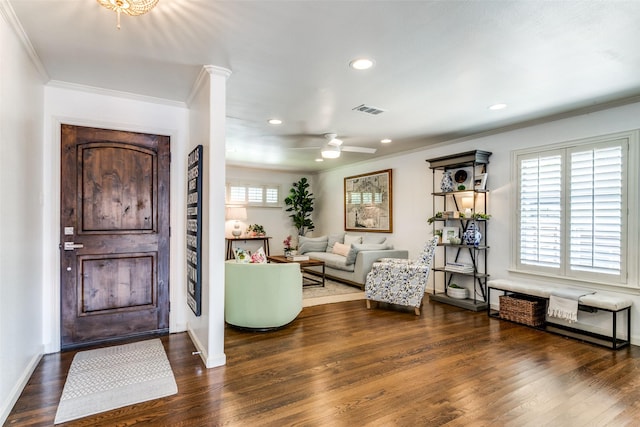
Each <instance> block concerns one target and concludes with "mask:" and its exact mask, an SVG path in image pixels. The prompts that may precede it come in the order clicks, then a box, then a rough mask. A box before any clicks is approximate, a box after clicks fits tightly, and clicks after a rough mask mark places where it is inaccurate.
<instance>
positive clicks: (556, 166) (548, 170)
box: [520, 153, 562, 269]
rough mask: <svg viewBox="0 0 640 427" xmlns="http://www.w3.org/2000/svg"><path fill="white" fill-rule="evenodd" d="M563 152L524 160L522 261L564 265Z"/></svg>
mask: <svg viewBox="0 0 640 427" xmlns="http://www.w3.org/2000/svg"><path fill="white" fill-rule="evenodd" d="M561 211H562V156H561V155H560V154H553V153H552V154H547V155H540V156H536V157H533V158H526V159H522V160H521V162H520V262H521V263H522V264H529V265H536V266H541V267H548V268H556V269H558V268H560V255H561V250H562V248H561V223H562V218H561Z"/></svg>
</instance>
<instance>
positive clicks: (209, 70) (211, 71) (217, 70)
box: [187, 65, 231, 105]
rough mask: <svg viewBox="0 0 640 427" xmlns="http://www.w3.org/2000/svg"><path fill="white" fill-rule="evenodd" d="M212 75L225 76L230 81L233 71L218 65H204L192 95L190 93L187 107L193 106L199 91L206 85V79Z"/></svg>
mask: <svg viewBox="0 0 640 427" xmlns="http://www.w3.org/2000/svg"><path fill="white" fill-rule="evenodd" d="M211 75H215V76H223V77H225V78H227V79H228V78H229V76H231V70H229V69H228V68H224V67H218V66H216V65H204V66H203V67H202V69H201V70H200V73H199V74H198V77H196V80H195V82H194V83H193V86H192V87H191V93H189V96H188V97H187V105H190V104H191V102H192V101H193V99H194V98H195V96H196V95H197V93H198V91H199V90H200V87H201V86H202V85H203V84H204V83H205V81H206V80H205V79H208V78H209V76H211Z"/></svg>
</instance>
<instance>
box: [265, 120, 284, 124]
mask: <svg viewBox="0 0 640 427" xmlns="http://www.w3.org/2000/svg"><path fill="white" fill-rule="evenodd" d="M268 122H269V124H270V125H281V124H282V120H280V119H269V120H268Z"/></svg>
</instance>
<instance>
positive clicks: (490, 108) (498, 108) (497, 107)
mask: <svg viewBox="0 0 640 427" xmlns="http://www.w3.org/2000/svg"><path fill="white" fill-rule="evenodd" d="M504 108H507V104H493V105H491V106H489V110H493V111H495V110H502V109H504Z"/></svg>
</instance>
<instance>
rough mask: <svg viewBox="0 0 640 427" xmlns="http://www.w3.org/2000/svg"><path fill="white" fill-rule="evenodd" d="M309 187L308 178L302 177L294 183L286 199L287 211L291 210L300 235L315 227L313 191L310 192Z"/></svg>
mask: <svg viewBox="0 0 640 427" xmlns="http://www.w3.org/2000/svg"><path fill="white" fill-rule="evenodd" d="M308 188H309V182H308V181H307V178H305V177H302V178H300V181H298V182H294V183H293V187H291V189H290V190H289V195H288V196H287V198H286V199H284V203H285V204H286V205H287V206H288V208H287V209H286V211H287V212H291V214H290V215H289V217H290V218H291V220H292V221H293V225H294V226H295V227H296V229H297V230H298V235H299V236H304V235H305V234H306V233H307V232H308V231H311V230H313V229H314V228H315V226H314V225H313V221H311V218H310V216H311V212H313V197H312V196H313V193H310V192H309V190H308Z"/></svg>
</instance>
